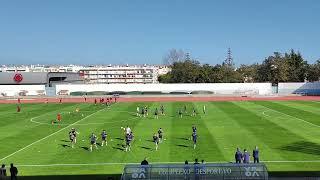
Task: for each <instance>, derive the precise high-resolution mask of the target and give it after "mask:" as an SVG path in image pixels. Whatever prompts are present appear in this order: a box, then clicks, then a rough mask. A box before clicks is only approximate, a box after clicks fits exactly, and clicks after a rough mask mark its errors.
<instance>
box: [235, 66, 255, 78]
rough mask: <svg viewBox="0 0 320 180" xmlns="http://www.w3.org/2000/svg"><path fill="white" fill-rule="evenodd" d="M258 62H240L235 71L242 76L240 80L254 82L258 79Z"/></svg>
mask: <svg viewBox="0 0 320 180" xmlns="http://www.w3.org/2000/svg"><path fill="white" fill-rule="evenodd" d="M258 68H259V65H258V64H252V65H245V64H241V65H240V67H239V68H238V69H237V72H238V73H239V74H240V76H241V77H242V82H256V81H257V79H258V77H257V76H258Z"/></svg>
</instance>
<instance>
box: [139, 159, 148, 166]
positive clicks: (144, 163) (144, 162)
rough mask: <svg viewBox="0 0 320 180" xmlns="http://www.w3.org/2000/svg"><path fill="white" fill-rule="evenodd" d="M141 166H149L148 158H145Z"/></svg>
mask: <svg viewBox="0 0 320 180" xmlns="http://www.w3.org/2000/svg"><path fill="white" fill-rule="evenodd" d="M141 165H149V162H148V161H147V158H144V160H143V161H141Z"/></svg>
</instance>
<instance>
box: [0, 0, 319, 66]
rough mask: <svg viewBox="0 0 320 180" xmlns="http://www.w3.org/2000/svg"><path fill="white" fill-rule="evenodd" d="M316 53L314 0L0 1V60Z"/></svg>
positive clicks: (134, 60) (242, 59)
mask: <svg viewBox="0 0 320 180" xmlns="http://www.w3.org/2000/svg"><path fill="white" fill-rule="evenodd" d="M229 47H230V48H231V50H232V54H233V58H234V62H235V63H236V64H237V65H239V64H249V63H256V62H262V61H263V60H264V58H266V57H268V56H270V55H272V54H273V52H276V51H278V52H288V51H289V50H290V49H294V50H296V51H299V52H301V54H302V55H303V57H304V58H305V60H307V61H308V62H309V63H313V62H315V61H316V60H317V59H320V1H319V0H220V1H215V0H200V1H196V0H193V1H192V0H92V1H89V0H86V1H84V0H27V1H24V0H0V64H161V63H162V62H163V57H164V56H165V55H166V54H167V53H168V51H169V50H170V49H173V48H175V49H182V50H183V51H185V52H189V53H190V54H191V57H193V58H195V59H197V60H199V61H200V62H201V63H209V64H212V65H213V64H217V63H221V62H222V61H223V60H224V59H225V58H226V55H227V49H228V48H229Z"/></svg>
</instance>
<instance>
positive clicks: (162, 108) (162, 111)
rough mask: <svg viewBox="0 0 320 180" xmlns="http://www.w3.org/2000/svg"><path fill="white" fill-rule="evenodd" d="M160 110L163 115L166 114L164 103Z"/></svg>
mask: <svg viewBox="0 0 320 180" xmlns="http://www.w3.org/2000/svg"><path fill="white" fill-rule="evenodd" d="M160 111H161V115H165V114H164V106H163V104H161V106H160Z"/></svg>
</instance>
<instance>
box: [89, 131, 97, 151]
mask: <svg viewBox="0 0 320 180" xmlns="http://www.w3.org/2000/svg"><path fill="white" fill-rule="evenodd" d="M97 140H98V138H97V136H96V135H95V134H94V133H92V134H91V136H90V152H92V146H95V147H96V149H98V146H97Z"/></svg>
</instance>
